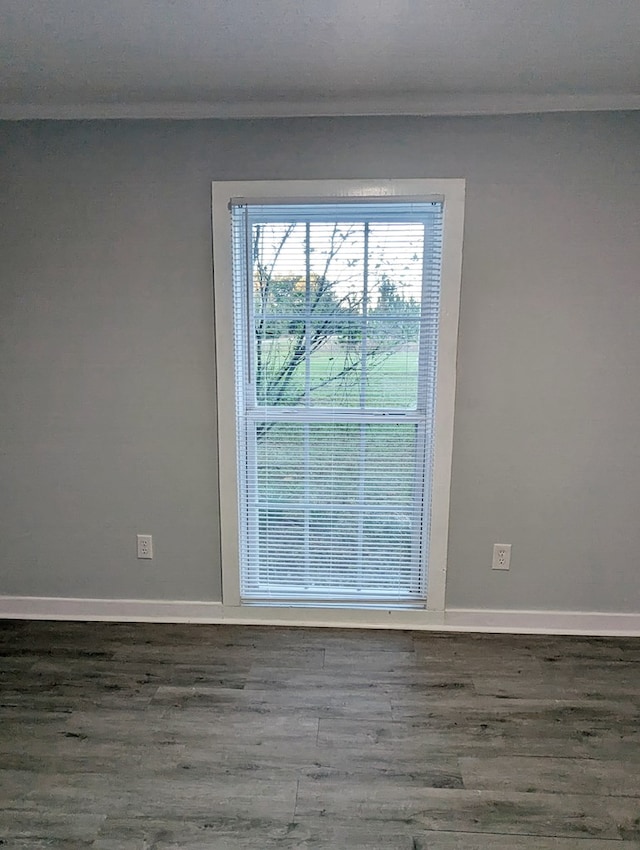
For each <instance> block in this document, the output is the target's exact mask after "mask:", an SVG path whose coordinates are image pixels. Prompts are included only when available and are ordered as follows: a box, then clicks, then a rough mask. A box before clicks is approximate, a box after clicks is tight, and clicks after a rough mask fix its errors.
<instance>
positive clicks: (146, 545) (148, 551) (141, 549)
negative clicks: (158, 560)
mask: <svg viewBox="0 0 640 850" xmlns="http://www.w3.org/2000/svg"><path fill="white" fill-rule="evenodd" d="M137 540H138V558H153V537H152V536H151V535H150V534H138V537H137Z"/></svg>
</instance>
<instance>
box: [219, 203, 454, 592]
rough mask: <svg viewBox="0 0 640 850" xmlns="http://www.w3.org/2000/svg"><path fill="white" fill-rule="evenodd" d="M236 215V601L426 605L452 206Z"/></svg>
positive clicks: (288, 206)
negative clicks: (445, 241)
mask: <svg viewBox="0 0 640 850" xmlns="http://www.w3.org/2000/svg"><path fill="white" fill-rule="evenodd" d="M231 212H232V231H233V233H232V237H233V284H234V339H235V376H236V424H237V446H238V492H239V503H240V504H239V518H240V594H241V600H242V601H243V602H244V603H254V604H269V603H274V604H277V603H279V602H280V603H282V602H286V604H301V605H305V604H306V605H322V606H327V605H329V606H330V605H363V606H383V607H390V606H394V605H396V606H411V605H416V606H420V605H423V604H424V602H425V599H426V590H427V560H428V543H429V519H430V495H431V468H432V456H433V416H434V399H435V375H436V355H437V340H438V322H439V307H440V274H441V258H442V220H443V203H442V202H441V201H438V200H435V201H424V202H413V201H411V202H410V201H397V200H395V201H392V200H387V199H381V200H379V201H378V200H371V199H366V200H364V201H353V200H350V201H348V202H346V201H342V202H340V201H335V202H329V201H325V200H322V201H318V202H309V201H300V202H292V201H290V200H288V201H287V202H285V203H280V202H271V203H270V202H269V201H260V202H253V203H252V202H250V201H244V200H242V199H238V200H234V201H232V203H231Z"/></svg>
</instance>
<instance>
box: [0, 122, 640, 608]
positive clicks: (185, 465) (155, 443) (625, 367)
mask: <svg viewBox="0 0 640 850" xmlns="http://www.w3.org/2000/svg"><path fill="white" fill-rule="evenodd" d="M639 150H640V115H638V114H626V115H625V114H611V115H601V114H592V115H573V116H563V115H556V116H523V117H505V118H465V119H442V120H433V119H391V118H389V119H318V120H300V121H255V122H233V121H228V122H215V121H210V122H209V121H207V122H175V123H171V122H102V123H101V122H96V123H64V122H49V123H22V124H12V123H5V124H3V125H0V157H1V158H0V167H1V168H2V212H1V225H2V227H1V232H0V259H1V263H2V266H1V268H2V271H1V274H2V277H1V282H0V398H2V416H1V419H0V547H1V548H0V567H1V573H0V594H1V593H5V594H20V595H22V594H24V595H42V596H49V595H60V596H86V597H127V598H166V599H201V600H208V599H216V598H219V593H220V574H219V573H220V569H219V553H218V519H217V499H218V496H217V484H216V432H215V412H216V411H215V385H214V362H213V331H212V287H211V236H210V225H209V221H210V219H209V215H210V213H209V209H210V183H211V181H212V180H218V179H227V180H228V179H252V178H253V179H269V178H271V179H273V178H310V177H311V178H314V177H315V178H320V177H418V176H420V177H422V176H424V177H465V178H467V181H468V182H467V190H468V196H467V215H466V234H465V236H466V238H465V247H464V278H463V291H462V308H461V325H460V348H459V383H458V398H457V408H456V425H455V442H454V468H453V493H452V509H451V541H450V566H449V576H448V587H447V602H448V605H449V606H454V607H458V606H461V607H489V608H514V609H518V608H523V609H532V608H541V609H573V610H603V611H638V610H640V569H639V566H638V563H639V558H640V522H638V514H639V512H640V393H639V392H638V384H639V376H640V335H639V333H638V320H639V318H640V281H639V275H640V239H639V238H638V237H639V225H640V167H639V154H638V151H639ZM223 497H224V496H223ZM136 531H139V532H150V533H153V535H154V542H155V546H156V557H155V558H154V560H153V561H147V562H145V561H138V560H136V558H135V552H134V536H135V533H136ZM494 541H499V542H510V543H512V544H513V555H512V569H511V572H510V573H495V572H494V573H492V572H491V570H490V569H489V564H490V559H491V545H492V543H493V542H494Z"/></svg>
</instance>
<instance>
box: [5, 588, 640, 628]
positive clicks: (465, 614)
mask: <svg viewBox="0 0 640 850" xmlns="http://www.w3.org/2000/svg"><path fill="white" fill-rule="evenodd" d="M0 619H19V620H87V621H90V620H104V621H113V622H133V623H138V622H140V623H142V622H151V623H228V624H244V625H274V626H275V625H280V626H337V627H340V628H370V629H416V630H436V631H468V632H495V633H500V632H503V633H510V634H566V635H602V636H628V637H640V613H609V612H600V611H489V610H483V609H466V608H450V609H448V610H446V611H444V612H442V611H417V610H414V611H409V610H407V611H388V610H365V609H361V610H354V609H343V608H322V609H320V608H259V607H241V608H236V607H231V606H225V605H223V604H222V603H221V602H197V601H185V600H175V601H170V600H161V599H76V598H61V597H42V596H0Z"/></svg>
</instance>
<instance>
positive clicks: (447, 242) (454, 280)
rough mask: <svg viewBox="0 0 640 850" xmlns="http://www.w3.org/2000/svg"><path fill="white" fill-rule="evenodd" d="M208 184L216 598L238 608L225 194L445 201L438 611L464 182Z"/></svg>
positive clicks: (432, 597)
mask: <svg viewBox="0 0 640 850" xmlns="http://www.w3.org/2000/svg"><path fill="white" fill-rule="evenodd" d="M212 189H213V192H212V221H213V264H214V306H215V351H216V377H217V407H218V467H219V473H218V474H219V489H220V534H221V551H220V557H221V565H222V602H223V605H224V606H225V608H238V609H240V608H241V607H242V608H243V609H244V606H241V602H240V558H239V516H238V483H237V469H238V467H237V447H236V405H235V393H236V390H235V374H234V339H233V327H234V316H233V285H232V243H231V215H230V211H229V202H230V200H231V198H243V199H246V200H247V201H248V202H251V201H255V200H264V199H265V198H266V199H270V200H271V199H274V200H285V199H289V200H291V201H293V200H311V201H312V200H313V199H316V198H354V199H359V198H371V199H374V198H393V197H396V198H398V199H403V200H407V199H410V198H416V199H419V200H435V199H438V200H444V216H443V234H444V244H443V254H442V278H441V292H440V326H439V335H438V362H437V372H436V403H435V421H434V460H433V478H432V494H431V533H430V538H429V541H428V550H429V567H428V575H427V605H426V611H427V612H443V611H444V608H445V585H446V572H447V549H448V536H449V501H450V489H451V458H452V449H453V420H454V404H455V389H456V357H457V342H458V316H459V305H460V286H461V275H462V238H463V225H464V198H465V181H464V180H462V179H442V180H430V179H410V180H407V179H399V180H278V181H242V182H235V181H233V182H230V181H229V182H227V181H224V182H215V183H213V187H212ZM283 607H286V606H283ZM313 610H314V611H315V615H314V619H315V620H318V619H322V615H321V612H320V611H319V610H318V609H313ZM415 613H418V612H415ZM423 613H424V612H423ZM389 614H391V615H392V616H398V615H401V614H402V612H400V611H393V610H390V611H389ZM298 619H299V617H298Z"/></svg>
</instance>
